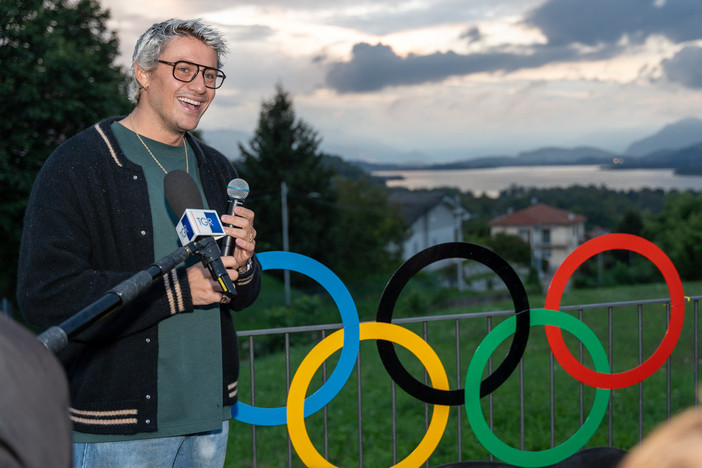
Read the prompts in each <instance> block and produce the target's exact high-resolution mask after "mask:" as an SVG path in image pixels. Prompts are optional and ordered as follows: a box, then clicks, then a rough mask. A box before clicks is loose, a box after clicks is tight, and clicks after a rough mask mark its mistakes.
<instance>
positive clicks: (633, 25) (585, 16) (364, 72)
mask: <svg viewBox="0 0 702 468" xmlns="http://www.w3.org/2000/svg"><path fill="white" fill-rule="evenodd" d="M523 23H524V24H525V25H527V26H529V27H532V28H537V29H539V30H540V31H541V32H542V34H543V35H544V36H545V37H546V39H547V42H546V44H535V45H531V46H522V47H519V48H517V49H515V48H514V47H513V48H512V49H510V50H509V51H507V49H502V50H499V49H498V50H493V51H487V52H482V53H471V54H460V53H456V52H452V51H448V52H436V53H432V54H428V55H409V56H407V57H400V56H398V55H397V54H396V53H394V51H393V50H392V49H391V48H390V46H388V45H384V44H381V43H379V44H377V45H375V46H373V45H370V44H368V43H357V44H356V45H354V47H353V50H352V57H351V59H350V60H349V61H346V62H335V63H331V64H330V65H329V68H328V72H327V76H326V83H327V86H329V87H330V88H332V89H334V90H336V91H337V92H340V93H352V92H368V91H376V90H380V89H382V88H385V87H390V86H403V85H405V86H406V85H418V84H422V83H431V82H438V81H441V80H444V79H446V78H448V77H451V76H466V75H470V74H474V73H482V72H487V73H494V72H501V73H509V72H513V71H516V70H520V69H526V68H535V67H541V66H544V65H547V64H550V63H556V62H584V61H590V60H592V61H594V60H602V59H608V58H612V57H615V56H617V55H620V54H622V53H624V52H625V51H626V50H627V46H630V45H640V44H643V43H644V42H645V41H646V40H647V39H649V38H650V37H651V36H656V35H657V36H664V37H666V38H668V39H669V40H670V41H672V42H675V43H679V42H684V41H691V40H696V39H702V28H700V27H699V25H700V24H702V1H700V0H615V1H612V0H547V1H546V2H545V3H543V4H542V5H540V6H538V7H536V8H534V9H532V10H530V11H529V12H527V13H526V14H525V16H524V20H523ZM481 38H482V34H481V30H480V28H479V26H475V25H469V26H467V27H466V29H465V32H464V33H462V34H461V36H460V38H459V39H461V40H462V41H465V42H468V43H477V42H480V40H481ZM583 46H588V47H587V48H584V47H583ZM669 66H672V64H669ZM682 66H683V65H679V66H678V68H680V67H682ZM692 71H694V70H691V72H692ZM678 73H679V71H678ZM677 81H680V82H681V78H678V79H677Z"/></svg>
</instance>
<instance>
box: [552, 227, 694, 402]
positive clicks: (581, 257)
mask: <svg viewBox="0 0 702 468" xmlns="http://www.w3.org/2000/svg"><path fill="white" fill-rule="evenodd" d="M606 250H631V251H633V252H636V253H639V254H641V255H643V256H644V257H646V258H647V259H649V260H650V261H651V262H653V263H654V265H656V267H657V268H658V269H659V270H660V272H661V273H662V274H663V278H664V279H665V282H666V285H667V286H668V293H669V294H670V323H669V324H668V330H667V331H666V333H665V336H664V337H663V340H662V341H661V344H660V345H659V346H658V348H657V349H656V351H655V352H654V353H653V354H652V355H651V356H650V357H649V358H648V359H647V360H646V361H644V362H643V363H641V364H640V365H638V366H637V367H634V368H633V369H630V370H628V371H626V372H620V373H613V374H606V373H601V372H596V371H594V370H591V369H589V368H587V367H585V366H584V365H582V364H581V363H580V362H579V361H578V360H577V359H575V357H574V356H573V355H572V354H571V352H570V350H569V349H568V347H567V346H566V344H565V341H563V333H561V329H560V328H558V327H553V326H546V327H545V328H546V337H547V339H548V344H549V345H550V346H551V350H552V351H553V355H554V356H555V358H556V360H557V361H558V363H559V364H560V365H561V366H562V367H563V369H564V370H565V371H566V372H568V374H570V375H571V376H572V377H573V378H575V379H578V380H579V381H580V382H582V383H584V384H586V385H589V386H591V387H596V388H605V389H610V390H614V389H618V388H624V387H629V386H631V385H636V384H637V383H639V382H641V381H643V380H644V379H646V378H647V377H649V376H650V375H651V374H653V373H654V372H655V371H656V370H658V368H659V367H661V366H662V365H663V363H664V362H665V361H666V359H668V357H669V356H670V354H671V353H672V352H673V349H674V348H675V345H676V344H677V342H678V338H679V337H680V332H681V331H682V327H683V322H684V320H685V295H684V294H683V287H682V283H681V281H680V275H679V274H678V271H677V270H676V269H675V266H674V265H673V263H672V262H671V261H670V259H669V258H668V257H667V256H666V254H665V253H664V252H663V251H662V250H661V249H659V248H658V247H656V246H655V245H654V244H653V243H651V242H649V241H647V240H646V239H643V238H641V237H638V236H633V235H631V234H607V235H604V236H600V237H596V238H594V239H592V240H590V241H588V242H585V243H584V244H582V245H581V246H580V247H578V248H577V249H575V250H574V251H573V252H572V253H571V254H570V255H569V256H568V257H567V258H566V259H565V261H564V262H563V263H562V264H561V266H560V267H559V268H558V270H557V271H556V274H555V275H554V277H553V280H552V281H551V284H550V286H549V288H548V292H547V293H546V304H545V308H546V309H550V310H559V307H560V305H561V296H562V294H563V290H564V289H565V286H566V283H567V282H568V280H569V279H570V277H571V276H572V274H573V272H575V270H576V269H577V268H578V267H579V266H580V265H582V264H583V262H585V260H587V259H589V258H590V257H592V256H594V255H596V254H598V253H600V252H604V251H606Z"/></svg>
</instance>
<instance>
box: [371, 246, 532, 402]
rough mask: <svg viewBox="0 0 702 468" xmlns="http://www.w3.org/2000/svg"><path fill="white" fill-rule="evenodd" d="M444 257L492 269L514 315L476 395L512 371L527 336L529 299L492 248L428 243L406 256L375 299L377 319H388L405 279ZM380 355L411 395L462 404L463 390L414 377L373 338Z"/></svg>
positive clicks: (487, 391) (384, 342) (492, 388)
mask: <svg viewBox="0 0 702 468" xmlns="http://www.w3.org/2000/svg"><path fill="white" fill-rule="evenodd" d="M448 258H464V259H467V260H474V261H476V262H478V263H481V264H483V265H485V266H487V267H488V268H490V269H491V270H492V271H494V272H495V273H496V274H497V275H498V276H499V277H500V278H501V279H502V281H504V283H505V285H506V286H507V289H508V290H509V292H510V295H511V296H512V302H513V303H514V312H515V314H516V315H517V320H516V330H515V333H514V338H513V339H512V344H511V346H510V348H509V352H508V353H507V355H506V356H505V358H504V360H503V361H502V363H501V364H500V365H499V366H498V367H497V369H495V371H494V372H493V373H492V374H490V375H489V376H487V377H486V378H485V379H484V380H483V381H482V382H481V383H480V397H481V398H482V397H484V396H485V395H489V394H490V393H492V392H494V391H495V390H496V389H497V388H498V387H499V386H500V385H502V384H503V383H504V382H505V381H506V380H507V378H508V377H509V376H510V375H511V374H512V372H513V371H514V369H516V367H517V365H519V361H520V360H521V359H522V356H523V355H524V350H525V348H526V344H527V341H528V340H529V330H530V328H531V327H530V325H529V299H528V298H527V294H526V290H525V289H524V285H523V284H522V281H521V280H520V279H519V276H518V275H517V273H516V272H515V271H514V270H513V269H512V267H511V266H510V265H509V264H508V263H507V261H506V260H504V259H503V258H502V257H500V256H499V255H497V254H496V253H494V252H493V251H491V250H489V249H487V248H485V247H482V246H480V245H476V244H470V243H467V242H448V243H445V244H439V245H434V246H432V247H429V248H427V249H425V250H423V251H421V252H419V253H418V254H416V255H414V256H413V257H412V258H410V259H409V260H407V261H406V262H405V263H404V264H402V265H401V266H400V268H398V269H397V271H396V272H395V274H394V275H393V276H392V277H391V278H390V281H388V284H387V285H386V286H385V290H384V291H383V295H382V296H381V298H380V302H379V303H378V313H377V314H376V321H377V322H385V323H392V313H393V310H394V308H395V303H396V302H397V298H398V297H399V295H400V292H401V291H402V289H403V288H404V287H405V285H406V284H407V283H408V282H409V280H410V279H411V278H412V277H413V276H414V275H415V274H416V273H418V272H419V271H420V270H421V269H422V268H424V267H425V266H427V265H429V264H431V263H434V262H437V261H439V260H444V259H448ZM377 346H378V353H379V354H380V359H381V361H382V362H383V365H384V366H385V369H386V370H387V371H388V373H389V374H390V376H391V377H392V379H393V380H394V381H395V383H397V384H398V385H399V386H400V387H401V388H402V389H403V390H405V391H406V392H407V393H409V394H410V395H412V396H413V397H415V398H417V399H419V400H421V401H423V402H425V403H431V404H438V405H462V404H464V403H465V393H464V390H463V389H459V390H439V389H436V388H432V387H429V386H427V385H425V384H424V383H422V382H420V381H419V380H417V379H415V378H414V377H413V376H412V375H410V373H409V372H407V370H406V369H405V368H404V367H403V366H402V363H401V362H400V360H399V358H398V356H397V353H396V352H395V346H394V344H393V343H392V342H391V341H387V340H377Z"/></svg>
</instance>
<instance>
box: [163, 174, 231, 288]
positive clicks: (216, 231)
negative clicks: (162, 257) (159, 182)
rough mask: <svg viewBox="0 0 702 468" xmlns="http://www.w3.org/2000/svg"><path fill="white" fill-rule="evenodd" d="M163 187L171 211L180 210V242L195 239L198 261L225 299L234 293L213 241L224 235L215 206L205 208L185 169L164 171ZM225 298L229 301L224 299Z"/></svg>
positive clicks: (185, 242) (183, 243) (183, 242)
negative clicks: (220, 289) (217, 284)
mask: <svg viewBox="0 0 702 468" xmlns="http://www.w3.org/2000/svg"><path fill="white" fill-rule="evenodd" d="M163 188H164V192H165V194H166V200H167V201H168V205H169V206H170V207H171V209H172V210H173V212H174V213H175V214H176V215H177V214H179V213H182V215H181V217H180V221H179V222H178V226H177V228H176V230H177V232H178V237H179V238H180V242H181V244H182V245H187V244H190V243H192V242H193V241H195V242H196V243H197V248H196V250H195V253H196V254H197V255H198V256H199V257H200V260H201V261H202V264H203V265H204V266H205V267H206V268H207V270H208V271H209V272H210V275H212V279H214V280H215V281H216V282H218V283H219V285H220V286H221V287H222V291H223V292H224V294H225V296H223V298H224V297H227V298H228V299H229V300H231V298H233V297H234V296H235V295H236V289H235V288H234V284H233V283H232V280H231V278H230V277H229V273H227V269H226V268H224V264H223V263H222V258H221V256H222V254H221V252H220V250H219V247H218V246H217V243H216V242H215V239H218V238H220V237H222V236H224V228H223V227H222V223H221V222H220V220H219V216H217V212H216V211H215V210H205V209H203V208H204V205H203V203H202V197H201V196H200V189H198V187H197V184H196V183H195V180H193V178H192V177H190V174H188V173H187V172H185V171H182V170H175V171H171V172H169V173H168V174H166V177H165V178H164V179H163ZM227 302H229V301H227Z"/></svg>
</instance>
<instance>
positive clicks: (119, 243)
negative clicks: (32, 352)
mask: <svg viewBox="0 0 702 468" xmlns="http://www.w3.org/2000/svg"><path fill="white" fill-rule="evenodd" d="M115 120H117V118H112V119H108V120H105V121H102V122H100V123H98V124H96V125H94V126H93V127H91V128H89V129H87V130H85V131H83V132H81V133H79V134H78V135H76V136H74V137H72V138H71V139H69V140H67V141H66V142H65V143H63V144H62V145H61V146H59V147H58V148H57V149H56V150H55V151H54V152H53V153H52V154H51V156H50V157H49V158H48V159H47V161H46V163H45V164H44V166H43V167H42V169H41V171H40V172H39V175H38V176H37V179H36V181H35V183H34V186H33V188H32V194H31V196H30V199H29V205H28V207H27V211H26V214H25V220H24V229H23V233H22V242H21V247H20V261H19V268H18V289H17V298H18V302H19V305H20V309H21V310H22V314H23V315H24V317H25V318H26V320H27V321H28V322H29V323H31V324H34V325H36V326H38V327H41V328H48V327H50V326H53V325H58V324H60V323H61V322H63V321H64V320H65V319H67V318H69V317H71V316H72V315H73V314H75V313H76V312H77V311H79V310H81V309H82V308H84V307H86V306H88V305H90V304H92V303H93V302H94V301H96V300H97V299H99V298H100V297H102V296H103V295H104V294H105V293H106V292H107V291H108V290H109V289H110V288H112V287H114V286H115V285H116V284H118V283H120V282H122V281H123V280H125V279H127V278H129V277H131V276H132V275H133V274H134V273H136V272H139V271H141V270H144V269H145V268H147V267H148V266H149V265H150V264H151V263H153V258H154V250H153V226H152V222H151V210H150V208H149V204H148V194H147V187H146V182H145V178H144V175H143V172H142V170H141V167H140V166H139V165H136V164H134V163H132V162H131V161H129V160H128V159H127V158H126V157H125V156H124V154H123V153H122V151H121V149H120V148H119V145H118V144H117V141H116V140H115V137H114V135H113V134H112V132H111V130H110V125H111V124H112V123H113V122H114V121H115ZM187 138H188V142H189V143H190V145H191V146H192V148H193V149H194V151H195V154H196V157H197V161H198V167H199V170H200V179H201V181H202V186H203V190H204V192H205V197H206V198H207V203H208V205H209V207H210V208H211V209H214V210H217V212H218V213H224V212H225V210H226V208H227V196H226V187H227V183H228V182H229V181H230V180H231V179H232V178H235V177H236V171H235V169H234V167H233V166H232V164H231V163H230V162H229V161H228V160H227V159H226V157H224V156H223V155H222V154H221V153H219V152H217V151H216V150H214V149H213V148H211V147H209V146H207V145H205V144H203V143H202V142H200V141H199V140H197V139H195V138H194V137H192V135H190V134H187ZM260 272H261V267H260V264H259V263H258V261H257V260H256V258H255V256H254V273H253V275H254V276H253V278H252V280H251V281H242V284H240V285H239V286H238V287H237V292H238V294H237V296H236V298H235V300H233V301H232V302H231V303H230V304H228V306H222V307H220V316H221V324H222V326H221V328H222V344H223V350H222V352H223V356H222V362H223V367H224V368H223V384H224V385H223V404H225V405H232V404H234V403H235V402H236V391H235V389H236V382H237V379H238V374H239V359H238V349H237V342H236V334H235V331H234V325H233V321H232V318H231V314H230V310H229V308H232V309H234V310H241V309H243V308H245V307H247V306H248V305H250V304H251V303H252V302H253V301H254V300H255V299H256V297H257V296H258V293H259V290H260V284H261V283H260V276H261V275H260ZM192 309H193V305H192V299H191V296H190V289H189V285H188V281H187V278H186V272H185V268H184V267H183V266H181V267H178V268H176V269H175V270H173V271H171V272H169V273H167V274H166V275H164V277H163V278H161V279H159V280H156V281H155V282H154V283H153V284H152V285H151V287H150V288H148V289H147V290H146V291H144V292H143V293H142V294H141V295H139V296H138V297H137V298H136V299H135V300H133V301H132V302H130V303H128V304H126V305H124V306H123V307H121V308H120V309H118V310H117V311H115V312H113V313H111V314H110V315H108V316H107V317H105V318H103V319H102V320H100V321H99V322H97V323H95V324H92V325H90V326H89V327H87V328H86V329H85V330H84V331H82V332H81V333H80V334H78V335H76V337H75V338H74V339H73V340H71V341H70V343H69V345H68V346H67V347H66V348H65V349H64V350H63V351H61V352H60V353H59V354H58V356H59V358H60V360H61V361H62V363H63V365H64V367H65V369H66V373H67V375H68V380H69V383H70V389H71V403H72V408H71V413H72V414H71V416H72V419H73V423H74V428H75V429H76V430H78V431H80V432H88V433H97V434H132V433H136V432H150V431H155V430H156V429H157V425H158V421H157V418H156V414H157V411H156V402H157V401H158V398H155V396H156V394H157V392H156V388H157V375H156V374H157V372H156V370H157V358H158V323H159V322H160V321H161V320H163V319H165V318H167V317H169V316H170V315H171V314H175V313H180V312H187V311H191V310H192ZM147 395H148V397H147Z"/></svg>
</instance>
